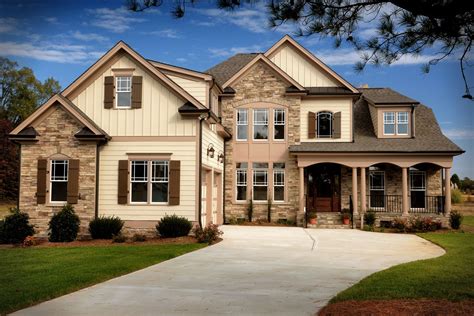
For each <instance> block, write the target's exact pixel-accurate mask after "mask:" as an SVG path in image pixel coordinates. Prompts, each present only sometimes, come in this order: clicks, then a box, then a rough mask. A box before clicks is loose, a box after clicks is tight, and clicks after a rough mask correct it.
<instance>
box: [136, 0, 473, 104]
mask: <svg viewBox="0 0 474 316" xmlns="http://www.w3.org/2000/svg"><path fill="white" fill-rule="evenodd" d="M196 2H197V1H195V0H175V1H174V3H175V7H174V9H173V10H172V14H173V15H174V16H175V17H176V18H181V17H183V16H184V14H185V11H186V6H187V5H193V4H194V3H196ZM215 2H216V5H217V7H219V8H221V9H230V10H232V9H236V8H238V7H239V6H240V5H241V4H242V3H256V2H265V3H266V4H267V8H268V11H269V26H270V27H276V26H279V25H282V24H284V23H287V22H290V23H291V22H293V23H295V25H296V27H297V32H296V35H299V36H312V35H319V36H322V37H324V36H331V37H333V38H334V41H335V46H336V47H340V46H341V45H342V43H348V44H350V45H352V46H353V47H355V49H357V50H358V51H360V52H361V54H362V57H361V61H360V62H358V63H357V64H356V65H355V69H356V70H357V71H362V70H363V69H364V67H365V66H366V65H367V64H369V63H370V64H375V65H383V64H385V65H389V64H392V63H394V62H395V61H397V60H399V59H400V58H401V57H402V56H404V55H407V54H415V55H417V54H420V53H422V52H423V51H425V50H426V49H430V48H431V49H432V51H433V53H434V54H435V56H437V57H435V58H433V59H431V60H430V61H429V62H428V63H426V64H425V65H424V67H423V70H424V71H425V72H429V71H430V67H431V66H433V65H436V64H438V63H439V62H440V61H442V60H444V59H447V58H456V59H458V60H459V67H460V72H461V76H462V78H463V81H464V89H465V92H464V95H463V98H466V99H470V100H472V99H473V97H472V95H471V93H470V90H469V84H468V79H467V78H466V67H469V65H468V64H467V59H469V54H470V51H471V47H472V41H473V39H474V23H473V22H474V1H465V0H391V1H380V0H272V1H265V0H261V1H258V0H216V1H215ZM127 4H128V7H129V9H130V10H132V11H137V12H138V11H143V10H146V9H148V8H150V7H155V6H160V5H162V4H163V1H162V0H128V1H127ZM361 25H365V26H367V25H371V26H373V32H372V33H371V35H370V36H369V37H368V38H367V37H364V36H361V35H360V34H361V32H360V27H361ZM262 27H264V26H262Z"/></svg>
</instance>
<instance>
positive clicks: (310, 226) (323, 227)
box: [308, 224, 351, 229]
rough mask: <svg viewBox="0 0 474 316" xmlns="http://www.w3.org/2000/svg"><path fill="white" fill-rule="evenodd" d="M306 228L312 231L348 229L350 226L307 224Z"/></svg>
mask: <svg viewBox="0 0 474 316" xmlns="http://www.w3.org/2000/svg"><path fill="white" fill-rule="evenodd" d="M308 228H313V229H350V228H351V225H343V224H340V225H323V224H317V225H311V224H308Z"/></svg>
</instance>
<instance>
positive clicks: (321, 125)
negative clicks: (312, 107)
mask: <svg viewBox="0 0 474 316" xmlns="http://www.w3.org/2000/svg"><path fill="white" fill-rule="evenodd" d="M316 120H317V125H316V126H317V129H318V131H317V132H318V134H317V135H318V138H331V137H332V113H331V112H318V116H317V118H316Z"/></svg>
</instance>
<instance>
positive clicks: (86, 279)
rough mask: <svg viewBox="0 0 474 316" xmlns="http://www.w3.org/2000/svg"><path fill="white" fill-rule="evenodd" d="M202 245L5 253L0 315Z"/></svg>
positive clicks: (1, 252)
mask: <svg viewBox="0 0 474 316" xmlns="http://www.w3.org/2000/svg"><path fill="white" fill-rule="evenodd" d="M202 247H204V245H203V244H182V245H178V244H169V245H168V244H166V245H138V246H137V245H117V246H107V247H98V246H97V247H59V248H9V249H5V248H4V249H0V258H1V260H0V315H3V314H5V313H8V312H12V311H15V310H18V309H21V308H24V307H27V306H30V305H33V304H36V303H39V302H42V301H45V300H49V299H52V298H54V297H58V296H61V295H64V294H66V293H70V292H73V291H75V290H78V289H81V288H84V287H87V286H90V285H92V284H96V283H99V282H103V281H105V280H108V279H111V278H114V277H117V276H120V275H123V274H127V273H130V272H132V271H135V270H139V269H142V268H145V267H147V266H150V265H153V264H156V263H159V262H162V261H165V260H168V259H171V258H174V257H177V256H180V255H183V254H185V253H187V252H190V251H193V250H197V249H200V248H202Z"/></svg>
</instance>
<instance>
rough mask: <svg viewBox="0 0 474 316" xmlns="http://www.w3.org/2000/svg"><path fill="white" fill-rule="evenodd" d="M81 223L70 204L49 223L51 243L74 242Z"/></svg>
mask: <svg viewBox="0 0 474 316" xmlns="http://www.w3.org/2000/svg"><path fill="white" fill-rule="evenodd" d="M80 222H81V221H80V220H79V217H78V216H77V215H76V213H75V212H74V207H72V205H69V204H66V205H64V207H63V208H62V210H61V211H59V212H58V213H56V214H54V216H53V217H52V218H51V220H50V221H49V229H50V232H49V241H52V242H70V241H74V240H75V239H76V237H77V233H78V232H79V225H80Z"/></svg>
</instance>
